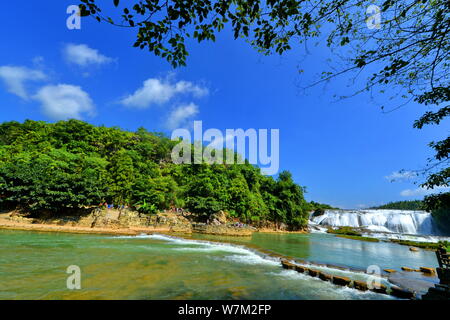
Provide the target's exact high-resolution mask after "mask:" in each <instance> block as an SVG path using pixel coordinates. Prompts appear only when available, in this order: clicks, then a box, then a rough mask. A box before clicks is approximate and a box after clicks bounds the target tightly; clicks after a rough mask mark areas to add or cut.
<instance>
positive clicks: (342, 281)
mask: <svg viewBox="0 0 450 320" xmlns="http://www.w3.org/2000/svg"><path fill="white" fill-rule="evenodd" d="M350 282H352V280H350V278H347V277H339V276H334V277H333V283H334V284H337V285H338V286H348V285H350Z"/></svg>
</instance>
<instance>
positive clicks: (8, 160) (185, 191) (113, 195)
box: [0, 120, 313, 228]
mask: <svg viewBox="0 0 450 320" xmlns="http://www.w3.org/2000/svg"><path fill="white" fill-rule="evenodd" d="M175 143H176V142H173V141H171V140H170V139H169V138H168V137H166V136H164V135H162V134H158V133H150V132H148V131H147V130H145V129H144V128H140V129H138V130H137V131H136V132H129V131H124V130H121V129H120V128H114V127H113V128H108V127H104V126H93V125H91V124H88V123H85V122H82V121H78V120H69V121H60V122H57V123H54V124H51V123H46V122H42V121H30V120H27V121H25V122H24V123H19V122H6V123H3V124H1V125H0V206H2V208H3V209H12V208H20V209H23V210H26V211H29V212H32V213H33V214H35V215H39V214H40V213H41V212H46V214H55V215H56V214H60V213H65V212H67V209H68V208H72V209H76V208H82V207H90V206H96V205H98V204H99V203H101V202H104V201H106V202H108V203H113V204H117V205H128V206H130V207H132V208H133V207H134V208H140V209H141V210H142V211H143V212H145V213H148V214H152V213H155V212H157V211H158V210H163V209H168V208H170V207H173V206H175V207H178V208H185V209H186V210H189V211H190V212H192V213H194V214H196V215H197V216H199V217H202V216H207V215H209V214H211V213H214V212H217V211H219V210H225V211H228V212H229V213H230V214H231V215H232V216H234V217H238V218H240V219H241V221H243V222H247V223H257V222H260V221H274V222H279V223H281V222H282V223H285V224H287V225H290V226H291V227H292V228H299V227H302V226H304V225H306V223H307V219H308V211H309V210H311V209H313V205H311V204H309V203H307V202H306V201H305V200H304V197H303V188H302V187H300V186H299V185H297V184H295V183H294V182H293V180H292V177H291V174H290V173H289V172H287V171H284V172H281V173H280V174H279V175H278V178H277V179H274V178H272V177H270V176H264V175H262V174H261V173H260V170H259V169H258V168H257V167H255V166H253V165H250V164H235V165H222V164H214V165H209V164H206V163H202V164H192V165H188V164H182V165H177V164H174V163H173V162H172V161H171V157H170V154H171V150H172V147H173V146H174V144H175Z"/></svg>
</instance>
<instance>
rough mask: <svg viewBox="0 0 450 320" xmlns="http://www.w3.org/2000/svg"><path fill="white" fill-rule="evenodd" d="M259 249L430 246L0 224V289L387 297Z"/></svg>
mask: <svg viewBox="0 0 450 320" xmlns="http://www.w3.org/2000/svg"><path fill="white" fill-rule="evenodd" d="M212 241H224V242H226V241H230V242H232V244H227V243H224V242H220V243H216V242H212ZM257 249H261V250H265V251H271V252H273V253H278V254H282V255H288V256H291V257H295V258H298V259H304V260H308V261H314V262H320V263H330V264H334V265H336V264H338V265H346V266H350V267H354V268H360V269H365V268H367V266H369V265H373V264H379V266H380V267H381V268H385V267H390V268H399V267H400V266H402V265H406V266H435V265H436V261H435V258H434V254H433V253H432V252H429V251H423V250H421V251H419V252H410V251H409V250H408V247H404V246H400V245H397V244H392V243H384V242H380V243H369V242H367V243H366V242H360V241H356V240H349V239H343V238H338V237H335V236H333V235H327V234H305V235H303V234H263V233H256V234H254V235H253V236H252V237H251V238H219V237H213V236H205V235H195V236H192V238H191V239H183V238H175V237H171V236H165V235H142V236H108V235H91V234H90V235H83V234H68V233H43V232H26V231H9V230H0V299H392V298H391V297H389V296H385V295H380V294H376V293H372V292H366V293H363V292H359V291H357V290H354V289H350V288H342V287H338V286H335V285H333V284H331V283H328V282H324V281H321V280H319V279H317V278H311V277H309V276H306V275H303V274H299V273H297V272H295V271H292V270H284V269H282V268H281V266H280V263H279V261H278V260H276V259H275V258H271V257H270V256H267V255H264V254H261V253H260V250H257ZM70 265H77V266H79V267H80V268H81V279H82V280H81V284H82V288H81V290H68V289H67V287H66V280H67V277H68V276H69V275H68V274H66V269H67V267H68V266H70ZM323 268H326V269H327V270H328V271H333V272H334V273H339V274H346V273H352V275H353V277H352V278H355V276H359V277H362V278H364V277H365V275H364V274H362V273H358V272H353V271H345V270H337V269H330V268H328V267H323ZM333 272H331V273H333ZM347 275H348V274H347Z"/></svg>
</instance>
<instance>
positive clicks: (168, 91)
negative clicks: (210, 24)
mask: <svg viewBox="0 0 450 320" xmlns="http://www.w3.org/2000/svg"><path fill="white" fill-rule="evenodd" d="M71 4H76V1H73V0H72V1H65V0H64V1H63V0H61V1H26V2H25V1H20V2H18V1H9V2H8V4H5V6H6V8H4V10H1V11H0V20H1V21H2V28H1V29H0V38H1V39H3V40H2V50H0V101H1V112H0V121H1V122H3V121H11V120H16V121H24V120H25V119H32V120H44V121H48V122H55V121H58V120H64V119H68V118H77V119H81V120H84V121H87V122H89V123H92V124H95V125H106V126H119V127H121V128H123V129H126V130H132V131H134V130H136V129H137V128H139V127H145V128H146V129H148V130H149V131H157V132H164V133H166V134H167V135H169V136H170V135H171V132H172V130H174V129H176V128H183V127H185V128H188V129H192V123H193V121H194V120H201V121H202V125H203V128H204V129H208V128H217V129H219V130H222V131H223V132H225V130H226V129H238V128H242V129H244V130H246V129H249V128H254V129H256V130H258V129H268V130H271V129H278V130H279V139H280V143H279V148H280V153H279V162H280V170H289V171H290V172H291V173H292V175H293V178H294V180H295V181H296V182H297V183H298V184H300V185H301V186H305V187H306V191H307V193H306V198H307V199H308V200H314V201H318V202H324V203H328V204H331V205H334V206H338V207H341V208H363V207H370V206H375V205H380V204H383V203H386V202H390V201H398V200H411V199H421V198H422V197H423V196H424V195H425V194H426V193H427V192H428V191H426V190H424V189H421V188H419V187H418V185H417V184H415V183H414V181H416V182H417V181H418V182H420V179H419V180H417V179H414V178H413V179H411V178H410V176H411V175H410V173H409V172H410V171H411V170H417V169H421V168H423V167H424V166H425V164H426V159H427V158H428V157H430V156H432V151H431V150H430V148H429V147H428V146H427V144H428V143H429V142H430V141H432V140H438V139H442V138H443V137H444V136H446V134H448V129H447V130H446V129H445V128H446V124H443V125H441V126H437V127H427V128H424V129H422V130H417V129H414V128H413V127H412V124H413V122H414V120H416V119H418V118H419V117H420V115H421V114H422V113H423V112H424V110H425V109H424V108H425V107H424V106H420V105H416V104H409V105H408V106H406V107H403V108H400V109H398V110H396V111H394V112H390V113H383V112H382V111H381V110H380V105H379V101H380V100H382V101H384V97H382V96H379V97H376V99H375V100H376V101H374V99H373V98H371V97H370V96H369V95H366V94H361V95H358V96H356V97H353V98H349V99H344V100H339V101H336V99H335V98H334V95H335V94H337V95H342V94H346V93H349V92H352V90H354V88H355V87H348V84H349V83H348V81H345V78H344V79H337V80H335V81H332V82H331V83H329V84H328V85H327V86H316V87H313V88H311V89H309V90H307V91H306V92H305V91H304V90H301V86H302V85H305V84H308V83H312V82H313V81H314V80H315V79H317V75H318V74H319V73H320V72H321V71H323V70H324V68H325V67H326V66H327V65H326V59H327V58H330V57H331V58H332V59H333V56H332V54H331V53H330V52H329V50H328V49H327V48H326V47H324V46H323V45H320V44H319V46H317V47H314V46H312V47H311V48H309V52H308V54H307V55H305V50H304V48H303V47H301V46H298V47H294V49H293V50H292V51H290V52H289V53H287V54H285V55H283V56H281V57H280V56H278V55H273V56H267V57H266V56H262V55H261V54H259V53H258V52H256V51H255V50H254V49H252V48H251V47H250V46H249V45H248V44H247V43H246V42H245V41H244V40H243V39H238V40H234V39H233V37H232V34H231V33H230V32H227V31H226V30H225V31H224V32H222V33H220V34H219V35H218V36H217V38H216V42H215V43H202V44H197V43H195V42H193V43H188V51H189V57H188V59H187V67H182V68H177V69H173V68H172V67H171V66H170V65H169V64H168V63H167V62H166V61H165V60H163V59H161V58H158V57H155V56H154V55H153V54H152V53H151V52H149V51H147V50H140V49H137V48H133V47H132V44H133V43H134V39H135V33H134V32H135V30H132V29H129V28H116V27H112V26H110V25H108V24H105V23H97V22H96V21H95V20H93V19H92V18H83V19H82V20H81V29H80V30H70V29H68V28H67V26H66V20H67V18H68V17H69V14H67V13H66V10H67V8H68V6H69V5H71ZM298 69H302V70H303V73H301V74H300V73H299V72H298ZM363 80H364V79H362V80H361V81H363ZM388 107H389V106H388ZM447 128H448V127H447ZM400 170H405V172H403V173H401V172H399V171H400ZM392 178H396V179H395V180H396V181H395V182H392V181H391V180H392Z"/></svg>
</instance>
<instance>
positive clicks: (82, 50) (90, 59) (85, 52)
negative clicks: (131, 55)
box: [63, 43, 113, 67]
mask: <svg viewBox="0 0 450 320" xmlns="http://www.w3.org/2000/svg"><path fill="white" fill-rule="evenodd" d="M63 54H64V57H65V59H66V60H67V62H69V63H73V64H76V65H78V66H81V67H86V66H88V65H95V64H96V65H101V64H105V63H109V62H112V61H113V59H112V58H109V57H107V56H104V55H103V54H101V53H100V52H98V50H96V49H92V48H89V47H88V46H87V45H85V44H73V43H69V44H67V45H66V46H65V47H64V49H63Z"/></svg>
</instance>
